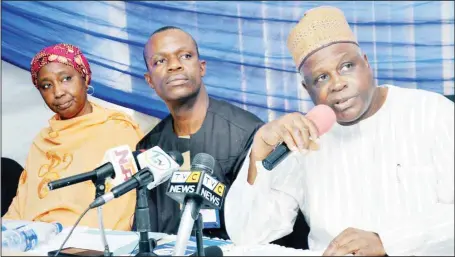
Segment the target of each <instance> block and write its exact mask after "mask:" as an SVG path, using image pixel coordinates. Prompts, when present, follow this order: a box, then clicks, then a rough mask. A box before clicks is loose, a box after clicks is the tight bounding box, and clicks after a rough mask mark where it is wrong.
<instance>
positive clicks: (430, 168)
mask: <svg viewBox="0 0 455 257" xmlns="http://www.w3.org/2000/svg"><path fill="white" fill-rule="evenodd" d="M287 45H288V48H289V50H290V52H291V55H292V56H293V59H294V61H295V64H296V67H297V68H298V71H299V73H300V75H301V79H302V85H303V86H304V87H305V89H306V90H307V91H308V93H309V95H310V96H311V98H312V101H313V102H314V104H315V105H320V104H322V105H326V106H329V107H330V108H331V109H332V110H333V112H334V114H335V116H336V121H337V122H336V123H335V124H334V125H333V127H332V128H331V129H330V130H329V131H328V132H327V133H326V134H325V135H323V136H320V135H321V134H322V133H323V132H324V131H322V130H326V128H323V127H324V126H323V125H320V124H324V123H330V122H329V121H324V119H328V118H329V116H330V112H322V114H321V113H316V112H315V114H314V115H309V116H310V117H309V116H304V115H302V114H300V113H292V114H287V115H285V116H283V117H281V118H279V119H277V120H275V121H272V122H270V123H267V124H266V125H264V126H262V127H261V128H260V129H259V130H258V132H257V133H256V135H255V138H254V141H253V144H252V147H251V149H250V152H249V154H248V157H247V158H246V159H245V162H244V164H243V167H242V168H241V170H240V172H239V175H238V177H237V179H236V181H235V182H234V183H233V185H232V187H231V189H230V191H229V193H228V195H227V198H226V201H225V221H226V229H227V231H228V234H229V236H230V238H231V239H232V241H233V242H234V243H236V244H264V243H269V242H271V241H273V240H275V239H277V238H280V237H282V236H285V235H287V234H289V233H291V232H292V228H293V224H294V221H295V217H296V215H297V212H298V210H299V209H300V210H301V211H302V212H303V213H304V215H305V218H306V219H307V222H308V224H309V226H310V229H311V231H310V234H309V237H308V240H309V247H310V250H313V251H321V252H323V253H324V255H338V256H340V255H346V254H354V255H375V256H381V255H425V254H432V253H436V252H437V253H438V254H441V253H442V254H449V255H450V254H452V255H453V242H454V206H453V203H454V159H453V154H454V135H453V131H454V106H453V103H452V102H451V101H449V100H447V99H446V98H444V97H443V96H442V95H439V94H436V93H432V92H427V91H423V90H419V89H405V88H401V87H396V86H393V85H381V86H377V85H376V84H375V82H374V78H373V72H372V69H371V67H370V63H369V61H368V58H367V56H366V55H365V54H364V53H362V51H361V49H360V47H359V44H358V42H357V39H356V37H355V36H354V34H353V32H352V31H351V29H350V27H349V24H348V23H347V21H346V19H345V17H344V14H343V13H342V12H341V11H340V10H339V9H337V8H334V7H326V6H324V7H318V8H315V9H312V10H309V11H308V12H307V13H305V15H304V17H303V18H302V19H301V20H300V22H299V23H298V24H297V25H296V26H295V27H294V28H293V29H292V30H291V32H290V35H289V37H288V42H287ZM326 113H327V114H326ZM318 124H319V125H318ZM319 136H320V137H319ZM280 143H284V144H286V145H287V147H288V148H289V149H290V150H291V151H292V152H291V153H290V154H289V155H288V156H287V157H286V158H285V159H284V160H283V161H282V162H281V163H280V164H278V165H277V166H276V167H275V168H274V169H273V170H271V171H269V170H266V169H265V168H264V166H263V164H262V161H263V160H264V159H266V157H267V156H268V155H269V154H270V153H271V152H272V151H273V150H274V149H275V147H276V146H277V145H279V144H280Z"/></svg>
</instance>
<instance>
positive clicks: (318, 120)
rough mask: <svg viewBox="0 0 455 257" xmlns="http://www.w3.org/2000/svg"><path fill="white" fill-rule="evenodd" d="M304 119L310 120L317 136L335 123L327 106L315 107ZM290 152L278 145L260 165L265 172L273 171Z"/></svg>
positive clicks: (334, 118) (283, 145)
mask: <svg viewBox="0 0 455 257" xmlns="http://www.w3.org/2000/svg"><path fill="white" fill-rule="evenodd" d="M305 117H306V118H308V119H309V120H311V121H312V122H313V123H314V125H315V126H316V128H317V129H318V136H321V135H323V134H325V133H327V132H328V131H329V130H330V129H331V128H332V126H333V124H335V122H336V115H335V112H334V111H333V110H332V108H330V107H329V106H327V105H322V104H320V105H317V106H316V107H314V108H313V109H311V110H310V111H309V112H308V113H307V115H305ZM290 152H291V150H290V149H289V148H288V146H287V145H286V144H285V143H282V144H280V145H278V146H277V147H276V148H275V149H274V150H273V151H272V152H271V153H270V154H269V155H268V156H267V157H266V158H265V159H264V160H262V165H263V166H264V168H265V169H267V170H273V169H274V168H275V167H276V166H277V165H278V164H279V163H280V162H282V161H283V160H284V159H285V158H286V157H287V156H288V155H289V153H290Z"/></svg>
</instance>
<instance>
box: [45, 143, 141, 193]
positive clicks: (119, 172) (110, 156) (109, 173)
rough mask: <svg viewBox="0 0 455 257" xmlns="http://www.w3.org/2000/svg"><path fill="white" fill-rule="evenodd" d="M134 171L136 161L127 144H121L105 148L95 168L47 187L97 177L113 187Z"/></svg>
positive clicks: (51, 183) (56, 181) (72, 183)
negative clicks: (99, 164) (101, 162)
mask: <svg viewBox="0 0 455 257" xmlns="http://www.w3.org/2000/svg"><path fill="white" fill-rule="evenodd" d="M136 172H137V167H136V163H135V161H134V158H133V154H132V153H131V150H130V148H129V146H128V145H122V146H118V147H115V148H112V149H109V150H107V151H106V153H105V154H104V161H103V164H102V165H101V166H99V167H98V168H96V169H95V170H93V171H90V172H85V173H82V174H77V175H74V176H70V177H67V178H62V179H59V180H55V181H52V182H49V184H48V187H49V189H50V190H55V189H58V188H62V187H66V186H70V185H74V184H77V183H80V182H84V181H87V180H96V179H99V178H106V182H109V183H111V184H112V185H113V186H114V187H115V186H117V185H120V184H121V183H123V182H124V181H127V180H129V179H130V178H131V177H132V176H133V174H135V173H136Z"/></svg>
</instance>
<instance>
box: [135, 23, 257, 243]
mask: <svg viewBox="0 0 455 257" xmlns="http://www.w3.org/2000/svg"><path fill="white" fill-rule="evenodd" d="M144 61H145V63H146V65H147V70H148V72H147V73H146V74H145V75H144V76H145V79H146V81H147V83H148V84H149V85H150V87H151V88H153V89H154V90H155V92H156V93H157V95H158V96H159V97H160V98H161V99H163V101H164V102H165V103H166V105H167V107H168V109H169V111H170V113H171V114H170V115H169V116H167V117H166V118H164V119H163V120H162V121H161V122H160V123H159V124H158V125H156V127H155V128H153V130H152V131H150V132H149V133H148V134H147V135H146V136H145V137H144V138H143V139H142V140H141V141H140V142H139V143H138V145H137V149H149V148H151V147H153V146H156V145H158V146H159V147H161V148H162V149H163V150H164V151H170V150H176V151H179V152H181V153H182V154H183V156H184V159H185V163H184V165H182V167H183V166H185V164H186V166H187V167H186V168H188V167H189V165H188V164H189V163H191V160H192V158H193V157H194V156H195V155H196V154H198V153H207V154H210V155H211V156H213V157H214V158H215V162H216V163H215V168H214V173H213V175H214V176H215V177H216V178H217V179H218V180H220V181H221V182H222V183H224V184H226V185H227V186H228V187H229V185H231V184H232V182H233V181H234V179H235V177H236V174H237V172H238V170H239V169H240V167H241V165H242V163H243V160H244V158H245V156H246V155H247V151H248V150H249V147H250V145H251V143H252V141H253V136H254V134H255V132H256V130H257V129H258V128H259V127H260V126H262V124H263V122H262V121H261V120H260V119H259V118H258V117H256V116H255V115H253V114H251V113H249V112H247V111H245V110H243V109H241V108H239V107H236V106H234V105H232V104H230V103H227V102H224V101H220V100H217V99H214V98H212V97H209V96H208V94H207V91H206V88H205V86H204V83H203V82H202V77H204V75H205V71H206V62H205V61H204V60H200V59H199V50H198V47H197V44H196V41H195V40H194V39H193V37H192V36H191V35H189V34H188V33H186V32H185V31H183V30H181V29H179V28H177V27H163V28H161V29H158V30H157V31H155V32H154V33H153V34H152V36H151V37H150V38H149V40H148V42H147V44H146V45H145V48H144ZM167 185H168V183H163V184H161V185H159V186H158V187H156V188H155V189H153V190H151V191H149V208H150V217H151V220H150V223H151V225H152V231H154V232H163V233H168V234H176V233H177V230H178V226H179V223H180V215H181V206H180V205H179V204H178V203H177V202H175V201H174V200H172V199H171V198H169V197H168V196H167V195H166V189H167ZM219 218H220V224H219V226H218V227H215V228H207V229H204V231H203V232H204V235H205V236H208V237H218V238H223V239H228V235H227V233H226V230H225V227H224V214H223V210H221V211H220V213H219Z"/></svg>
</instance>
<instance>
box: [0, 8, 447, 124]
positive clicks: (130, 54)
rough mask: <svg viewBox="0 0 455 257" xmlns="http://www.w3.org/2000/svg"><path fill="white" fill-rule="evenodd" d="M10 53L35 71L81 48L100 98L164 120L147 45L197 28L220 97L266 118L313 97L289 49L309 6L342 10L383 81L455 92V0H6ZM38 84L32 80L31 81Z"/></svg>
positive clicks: (6, 51) (211, 86)
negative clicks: (35, 60) (165, 32)
mask: <svg viewBox="0 0 455 257" xmlns="http://www.w3.org/2000/svg"><path fill="white" fill-rule="evenodd" d="M1 4H2V15H1V19H2V27H1V28H2V37H1V39H2V59H3V60H5V61H7V62H10V63H12V64H14V65H16V66H19V67H21V68H23V69H27V70H28V69H29V65H30V61H31V58H32V57H33V56H34V55H35V54H36V53H37V52H38V51H39V50H40V49H42V48H43V47H46V46H48V45H51V44H55V43H59V42H66V43H70V44H75V45H77V46H79V47H80V48H81V49H82V51H83V52H84V53H85V54H86V55H87V57H88V59H89V62H90V63H91V66H92V70H93V73H94V74H93V82H92V85H93V86H94V87H95V96H96V97H99V98H101V99H105V100H108V101H111V102H113V103H116V104H120V105H123V106H126V107H130V108H133V109H136V110H138V111H141V112H145V113H147V114H150V115H153V116H156V117H159V118H162V117H164V116H165V115H167V114H168V110H167V108H166V106H165V104H164V103H163V101H161V99H160V98H159V97H158V96H157V95H156V94H155V93H154V91H153V90H152V89H150V88H149V87H148V86H147V84H146V83H145V81H144V78H143V74H144V73H145V72H146V68H145V65H144V63H143V58H142V51H143V46H144V43H145V42H146V41H147V39H148V37H149V35H150V34H151V33H152V32H153V31H154V30H155V29H157V28H159V27H161V26H166V25H174V26H179V27H181V28H183V29H184V30H186V31H188V32H189V33H191V34H192V35H193V36H194V38H195V39H196V40H197V42H198V44H199V50H200V53H201V56H202V58H203V59H205V60H206V61H207V67H208V68H207V69H208V70H207V75H206V77H205V78H204V82H205V84H206V86H207V88H208V92H209V94H210V95H211V96H213V97H216V98H219V99H224V100H227V101H229V102H231V103H234V104H236V105H238V106H240V107H242V108H244V109H246V110H249V111H251V112H253V113H255V114H256V115H258V116H259V117H260V118H262V119H263V120H265V121H268V120H272V119H275V118H276V117H278V116H280V115H282V114H283V113H286V112H292V111H301V112H306V111H308V110H309V109H310V108H311V107H312V106H313V104H312V103H311V101H310V99H309V97H308V95H307V93H306V92H305V90H303V89H302V88H301V86H300V84H299V77H298V75H297V73H296V69H295V67H294V65H293V62H292V59H291V56H290V54H289V53H288V51H287V49H286V39H287V35H288V33H289V31H290V29H291V28H292V27H293V26H294V25H295V24H296V22H297V21H298V20H299V19H300V18H301V17H302V16H303V13H304V12H305V11H306V10H308V9H309V8H313V7H316V6H320V5H333V6H337V7H339V8H341V9H342V10H343V11H344V12H345V15H346V17H347V19H348V21H349V23H350V24H351V25H352V27H353V30H354V32H355V34H356V35H357V36H358V39H359V42H360V45H361V47H362V49H363V50H364V51H365V52H366V54H367V55H368V57H369V60H370V62H371V64H372V66H373V69H374V74H375V77H376V79H377V82H378V83H380V84H383V83H391V84H395V85H397V86H401V87H408V88H422V89H426V90H430V91H434V92H438V93H441V94H453V91H454V71H453V69H454V49H453V48H454V3H453V2H433V1H426V2H415V1H414V2H395V1H393V2H392V1H384V2H372V1H371V2H345V1H338V2H333V1H331V2H321V1H313V2H312V1H304V2H303V1H302V2H298V1H293V2H281V1H280V2H267V1H264V2H253V1H235V2H234V1H229V2H228V1H221V2H196V1H188V2H173V1H162V2H140V1H135V2H120V1H119V2H112V1H106V2H103V1H77V2H76V1H75V2H67V1H64V2H63V1H62V2H54V1H52V2H46V1H33V2H15V1H14V2H13V1H2V3H1ZM30 86H32V83H31V82H30Z"/></svg>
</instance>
